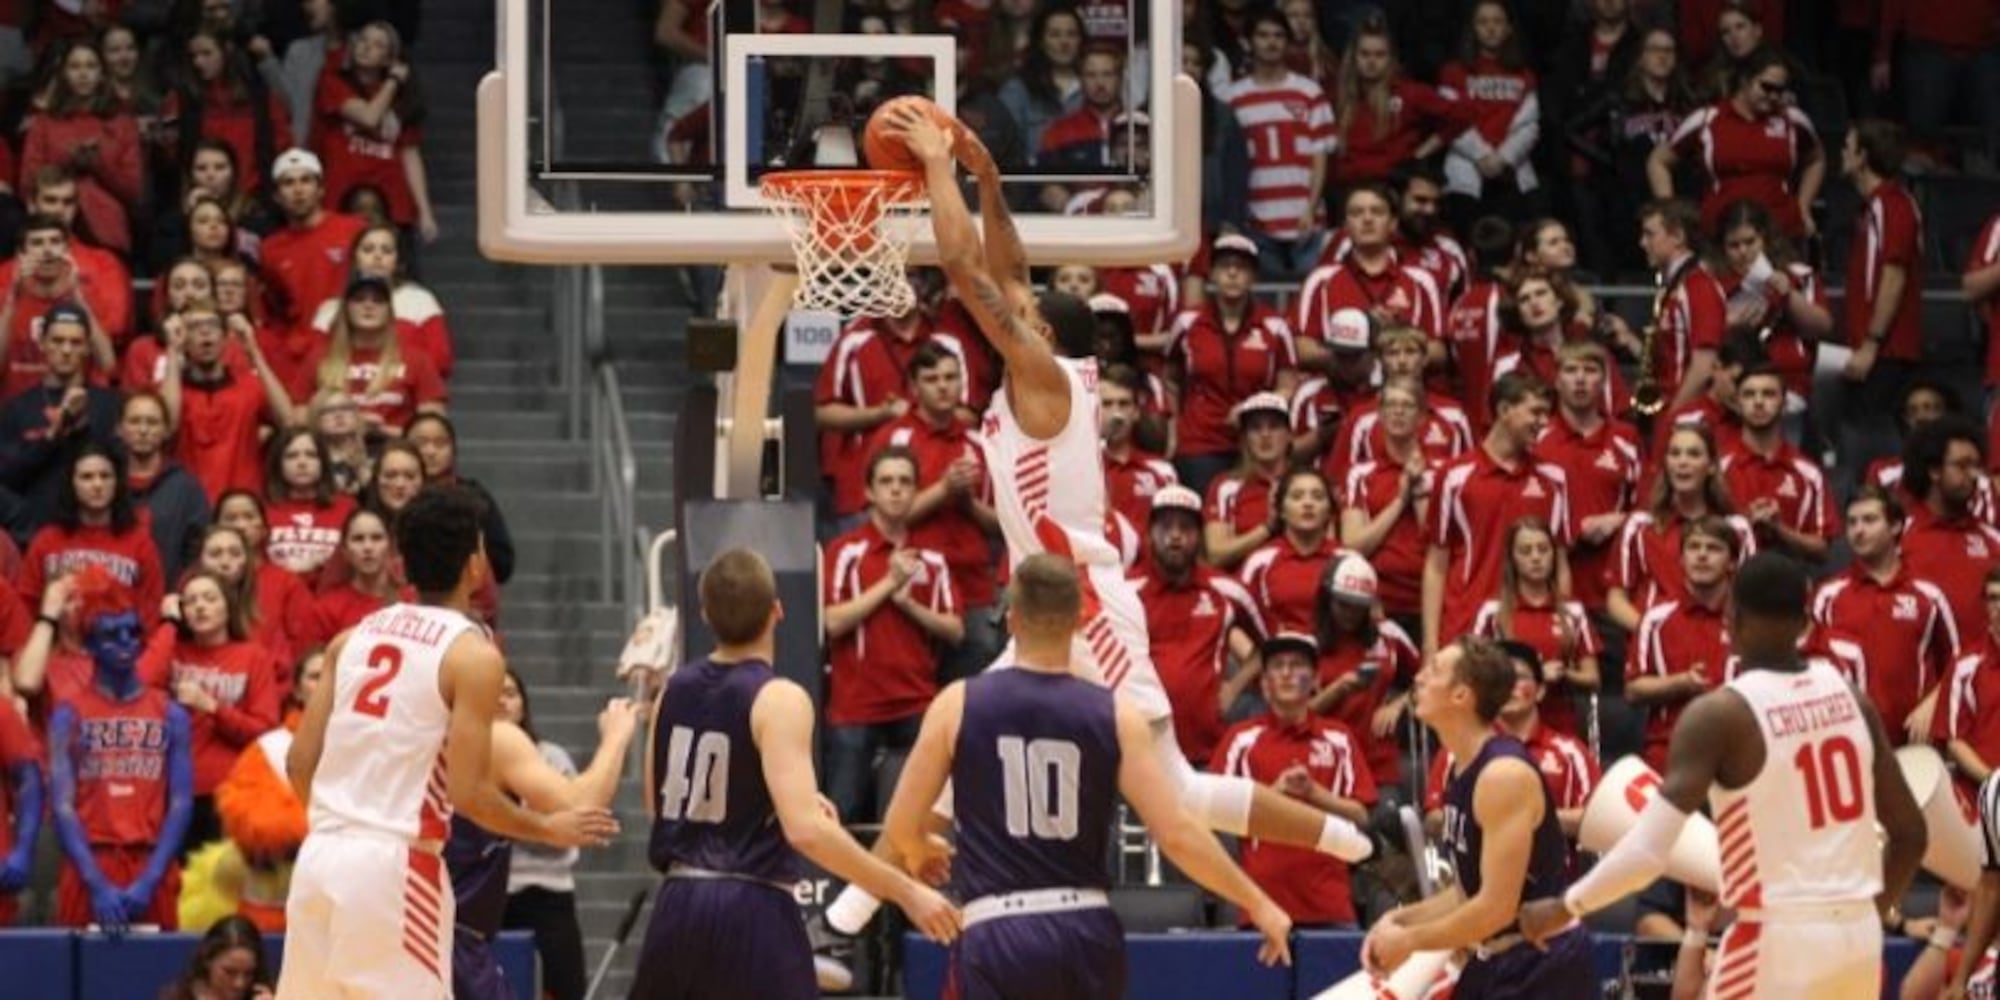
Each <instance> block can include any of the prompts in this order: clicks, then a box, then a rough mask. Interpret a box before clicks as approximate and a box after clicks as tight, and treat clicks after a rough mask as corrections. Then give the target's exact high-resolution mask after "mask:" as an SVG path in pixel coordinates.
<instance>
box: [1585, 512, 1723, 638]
mask: <svg viewBox="0 0 2000 1000" xmlns="http://www.w3.org/2000/svg"><path fill="white" fill-rule="evenodd" d="M1724 520H1725V521H1727V522H1728V524H1729V526H1730V527H1731V528H1733V529H1734V530H1735V531H1736V539H1737V542H1738V543H1739V546H1740V552H1739V555H1740V558H1739V559H1738V560H1737V565H1739V566H1741V565H1742V564H1743V560H1745V559H1749V558H1750V557H1751V556H1753V555H1755V554H1756V553H1757V534H1756V532H1754V531H1751V530H1750V522H1749V521H1747V520H1745V519H1743V518H1742V517H1739V516H1737V515H1735V514H1731V515H1729V516H1728V517H1726V518H1724ZM1686 527H1687V522H1686V521H1684V520H1682V519H1681V518H1679V517H1672V516H1670V518H1669V520H1668V521H1667V523H1666V524H1665V525H1661V524H1660V523H1659V522H1657V521H1655V520H1654V519H1653V515H1652V513H1651V512H1649V511H1643V510H1635V511H1633V512H1632V516H1630V517H1628V518H1626V519H1625V529H1624V530H1623V531H1620V532H1619V533H1618V544H1617V547H1616V548H1615V549H1613V551H1612V553H1611V562H1610V564H1609V565H1607V566H1606V567H1605V568H1604V585H1605V587H1606V589H1609V588H1611V587H1618V588H1620V589H1622V590H1624V591H1625V596H1626V598H1627V599H1629V600H1630V601H1631V602H1632V606H1633V607H1636V608H1638V609H1639V613H1640V614H1644V613H1645V612H1646V609H1648V608H1651V607H1653V606H1654V605H1657V604H1660V603H1662V602H1665V601H1678V600H1681V599H1683V598H1685V597H1687V576H1686V575H1685V574H1683V573H1682V572H1681V531H1682V529H1684V528H1686Z"/></svg>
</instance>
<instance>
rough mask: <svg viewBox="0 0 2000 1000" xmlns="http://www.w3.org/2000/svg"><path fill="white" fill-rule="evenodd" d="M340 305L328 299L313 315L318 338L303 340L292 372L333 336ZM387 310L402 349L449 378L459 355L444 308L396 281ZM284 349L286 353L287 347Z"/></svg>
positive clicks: (420, 289)
mask: <svg viewBox="0 0 2000 1000" xmlns="http://www.w3.org/2000/svg"><path fill="white" fill-rule="evenodd" d="M342 304H343V302H342V300H341V299H337V298H334V299H327V300H326V301H325V302H321V303H320V304H319V308H318V309H316V310H314V311H313V313H312V329H313V332H314V333H315V334H317V336H315V337H311V338H308V339H306V340H305V343H303V344H301V345H300V346H299V348H298V355H297V357H296V358H292V359H289V361H290V363H291V364H292V366H293V367H294V368H296V367H297V365H298V364H299V363H300V362H302V361H304V359H305V355H306V352H307V351H310V350H311V346H310V345H311V344H315V343H318V342H319V340H320V338H322V337H326V336H330V335H331V334H332V333H333V321H334V319H335V318H336V317H338V316H339V315H340V307H341V305H342ZM389 310H390V312H392V313H394V314H395V317H396V337H397V339H398V341H399V342H400V343H401V344H402V345H403V347H404V348H405V349H407V350H411V351H416V352H417V353H420V354H422V355H424V356H425V357H427V358H430V359H431V367H432V368H435V369H437V373H438V375H439V377H441V378H445V379H449V378H451V368H452V365H453V364H456V363H457V359H458V353H457V349H456V348H454V347H453V346H452V343H451V327H450V326H448V325H446V323H445V317H444V306H443V305H442V304H440V303H439V302H438V300H437V296H436V295H433V294H431V291H430V289H428V288H425V287H424V286H422V285H419V284H417V283H416V282H414V281H399V282H397V283H396V289H395V291H393V292H391V293H390V296H389ZM259 343H262V341H259ZM287 347H288V349H289V345H287ZM270 350H271V349H270V348H269V347H266V348H265V353H266V354H269V353H270ZM270 360H271V363H272V365H273V366H276V365H277V363H278V359H277V358H276V357H275V356H273V357H271V359H270ZM279 371H280V372H283V371H284V369H279ZM279 377H280V378H283V377H284V375H282V374H280V376H279Z"/></svg>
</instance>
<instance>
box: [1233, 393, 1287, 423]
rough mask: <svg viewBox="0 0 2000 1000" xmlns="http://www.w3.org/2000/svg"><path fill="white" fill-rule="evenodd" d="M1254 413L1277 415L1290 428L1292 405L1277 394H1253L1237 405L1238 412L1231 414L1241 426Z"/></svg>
mask: <svg viewBox="0 0 2000 1000" xmlns="http://www.w3.org/2000/svg"><path fill="white" fill-rule="evenodd" d="M1252 413H1275V414H1277V415H1278V416H1280V417H1283V418H1284V420H1285V424H1286V426H1290V425H1291V421H1292V404H1290V403H1287V402H1285V397H1283V396H1280V395H1278V394H1277V393H1275V392H1258V393H1252V394H1251V395H1250V398H1248V399H1245V400H1244V401H1243V402H1241V403H1238V404H1236V412H1235V413H1233V414H1231V418H1232V419H1233V420H1235V422H1236V423H1239V424H1240V423H1242V422H1243V420H1244V418H1246V417H1248V416H1250V415H1251V414H1252Z"/></svg>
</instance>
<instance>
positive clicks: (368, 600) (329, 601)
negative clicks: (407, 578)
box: [314, 580, 417, 637]
mask: <svg viewBox="0 0 2000 1000" xmlns="http://www.w3.org/2000/svg"><path fill="white" fill-rule="evenodd" d="M416 598H417V593H416V591H414V590H412V589H410V587H409V586H408V585H405V586H403V587H400V588H398V591H397V594H396V597H395V600H400V601H413V600H416ZM391 603H392V601H391V600H390V599H388V598H382V597H377V596H375V595H374V594H371V593H368V592H367V591H364V590H361V589H360V588H358V587H356V586H355V585H354V583H353V581H351V580H348V581H343V582H341V583H336V584H334V585H332V586H330V587H327V588H326V589H325V590H322V591H320V593H319V596H318V597H317V598H315V599H314V604H315V605H316V606H317V607H318V608H319V624H320V628H321V630H322V631H323V632H324V633H325V634H326V635H327V636H328V637H332V636H336V635H339V634H340V633H342V632H345V631H347V630H348V629H351V628H353V627H354V626H356V625H359V624H361V619H363V618H366V617H368V616H369V615H372V614H374V613H375V612H377V611H380V610H382V609H383V608H386V607H388V606H389V605H390V604H391Z"/></svg>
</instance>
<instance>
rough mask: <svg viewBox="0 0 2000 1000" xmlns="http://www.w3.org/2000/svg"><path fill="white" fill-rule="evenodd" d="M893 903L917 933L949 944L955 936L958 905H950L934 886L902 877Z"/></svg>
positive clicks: (956, 935)
mask: <svg viewBox="0 0 2000 1000" xmlns="http://www.w3.org/2000/svg"><path fill="white" fill-rule="evenodd" d="M896 906H897V908H898V909H901V910H902V911H903V915H904V916H906V917H908V918H910V925H911V926H913V927H915V928H916V929H917V933H919V934H922V935H923V936H924V937H927V938H929V939H931V940H932V941H936V942H937V943H938V944H950V943H952V942H953V941H956V940H958V931H959V927H960V921H961V920H962V919H963V918H962V917H961V916H960V915H959V912H958V907H956V906H953V905H952V904H951V900H949V899H946V898H944V896H942V895H940V894H939V893H938V891H937V890H936V889H933V888H931V887H930V886H927V885H922V884H919V883H917V882H913V881H908V880H905V881H904V883H903V891H902V898H901V899H898V900H896Z"/></svg>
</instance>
